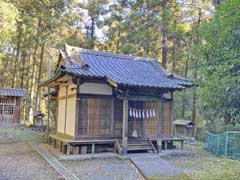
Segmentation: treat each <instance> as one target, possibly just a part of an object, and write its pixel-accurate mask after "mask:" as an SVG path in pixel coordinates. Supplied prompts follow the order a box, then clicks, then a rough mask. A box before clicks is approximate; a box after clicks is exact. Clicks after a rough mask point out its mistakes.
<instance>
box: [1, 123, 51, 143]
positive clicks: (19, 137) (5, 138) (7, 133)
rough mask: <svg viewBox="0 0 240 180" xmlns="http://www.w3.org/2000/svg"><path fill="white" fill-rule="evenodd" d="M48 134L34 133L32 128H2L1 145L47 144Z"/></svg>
mask: <svg viewBox="0 0 240 180" xmlns="http://www.w3.org/2000/svg"><path fill="white" fill-rule="evenodd" d="M46 140H47V137H46V133H42V132H38V131H33V130H32V129H31V128H26V127H23V126H17V127H15V128H0V143H15V142H36V143H44V142H46Z"/></svg>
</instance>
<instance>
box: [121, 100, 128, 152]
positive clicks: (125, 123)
mask: <svg viewBox="0 0 240 180" xmlns="http://www.w3.org/2000/svg"><path fill="white" fill-rule="evenodd" d="M127 144H128V99H127V98H125V99H124V100H123V124H122V146H123V147H122V154H127Z"/></svg>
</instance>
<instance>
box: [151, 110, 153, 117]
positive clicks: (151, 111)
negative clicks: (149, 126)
mask: <svg viewBox="0 0 240 180" xmlns="http://www.w3.org/2000/svg"><path fill="white" fill-rule="evenodd" d="M150 117H151V118H152V117H153V114H152V109H150Z"/></svg>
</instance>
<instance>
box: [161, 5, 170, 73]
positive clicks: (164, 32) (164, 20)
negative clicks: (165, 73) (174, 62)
mask: <svg viewBox="0 0 240 180" xmlns="http://www.w3.org/2000/svg"><path fill="white" fill-rule="evenodd" d="M161 5H162V28H161V31H162V66H163V68H165V69H166V68H167V49H168V47H167V14H166V13H167V0H162V3H161Z"/></svg>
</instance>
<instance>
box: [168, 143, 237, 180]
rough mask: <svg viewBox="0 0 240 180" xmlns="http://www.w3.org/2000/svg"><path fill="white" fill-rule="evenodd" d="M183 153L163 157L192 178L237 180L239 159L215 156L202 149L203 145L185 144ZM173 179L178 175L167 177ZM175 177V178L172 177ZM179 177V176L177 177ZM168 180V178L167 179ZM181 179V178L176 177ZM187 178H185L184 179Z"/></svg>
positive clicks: (194, 179) (200, 179) (199, 179)
mask: <svg viewBox="0 0 240 180" xmlns="http://www.w3.org/2000/svg"><path fill="white" fill-rule="evenodd" d="M185 150H186V152H185V153H183V154H176V155H175V156H174V155H169V156H167V157H165V159H167V160H168V161H170V162H171V163H173V164H174V165H175V166H177V167H180V168H181V169H182V170H183V172H184V173H185V174H187V175H188V177H189V178H190V179H192V180H239V179H240V160H234V159H228V158H224V157H217V156H215V155H213V154H211V153H209V152H207V151H205V150H204V149H203V145H202V144H199V145H186V146H185ZM169 178H170V180H175V179H176V178H178V177H173V178H172V179H171V177H169ZM174 178H175V179H174ZM179 178H181V177H179ZM167 180H168V179H167ZM177 180H181V179H177ZM186 180H187V179H186Z"/></svg>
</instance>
